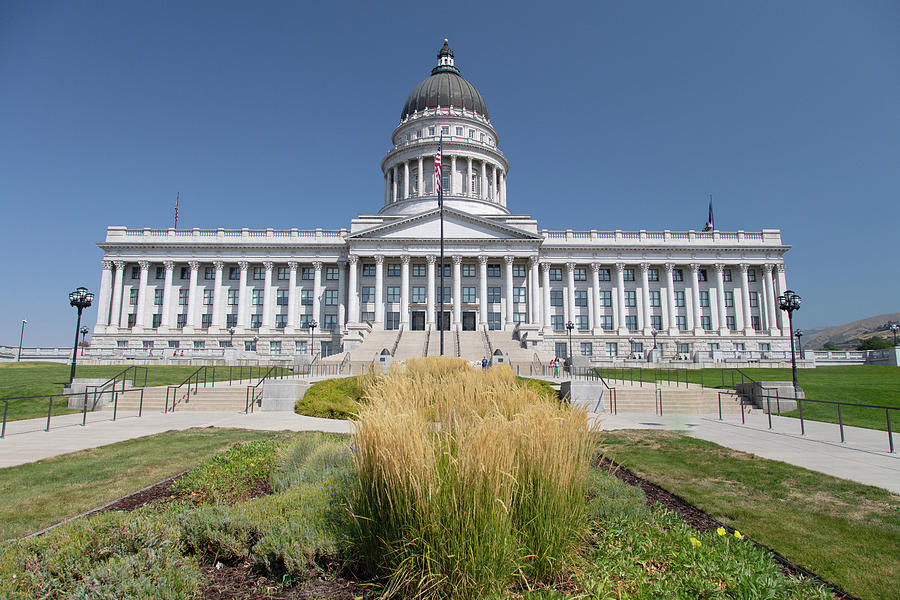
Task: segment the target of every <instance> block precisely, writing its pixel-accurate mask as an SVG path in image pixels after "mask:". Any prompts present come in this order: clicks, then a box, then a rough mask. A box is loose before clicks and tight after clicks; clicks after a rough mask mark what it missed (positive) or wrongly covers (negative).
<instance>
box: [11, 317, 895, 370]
mask: <svg viewBox="0 0 900 600" xmlns="http://www.w3.org/2000/svg"><path fill="white" fill-rule="evenodd" d="M27 324H28V319H22V331H21V333H19V354H18V356H17V357H16V362H19V361H20V360H22V340H24V339H25V325H27ZM894 337H895V338H896V337H897V336H896V335H895V336H894Z"/></svg>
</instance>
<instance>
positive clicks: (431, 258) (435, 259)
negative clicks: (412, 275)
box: [425, 254, 437, 265]
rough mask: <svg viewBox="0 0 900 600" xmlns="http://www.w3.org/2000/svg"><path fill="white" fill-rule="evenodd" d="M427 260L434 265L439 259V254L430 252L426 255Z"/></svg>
mask: <svg viewBox="0 0 900 600" xmlns="http://www.w3.org/2000/svg"><path fill="white" fill-rule="evenodd" d="M425 260H426V261H427V262H428V264H429V265H433V264H434V263H435V261H437V256H435V255H434V254H429V255H428V256H426V257H425Z"/></svg>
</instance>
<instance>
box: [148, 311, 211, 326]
mask: <svg viewBox="0 0 900 600" xmlns="http://www.w3.org/2000/svg"><path fill="white" fill-rule="evenodd" d="M204 316H206V315H204ZM160 325H162V315H159V314H157V315H153V325H152V326H153V327H154V328H156V327H159V326H160Z"/></svg>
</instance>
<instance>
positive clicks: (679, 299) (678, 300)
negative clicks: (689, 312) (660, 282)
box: [675, 290, 684, 306]
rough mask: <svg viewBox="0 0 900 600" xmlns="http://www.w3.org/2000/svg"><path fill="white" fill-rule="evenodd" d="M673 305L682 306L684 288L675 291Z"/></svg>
mask: <svg viewBox="0 0 900 600" xmlns="http://www.w3.org/2000/svg"><path fill="white" fill-rule="evenodd" d="M675 306H684V290H678V291H676V292H675Z"/></svg>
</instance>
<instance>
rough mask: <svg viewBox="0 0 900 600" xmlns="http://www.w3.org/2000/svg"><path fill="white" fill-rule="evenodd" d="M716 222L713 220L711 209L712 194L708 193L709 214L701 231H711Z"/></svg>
mask: <svg viewBox="0 0 900 600" xmlns="http://www.w3.org/2000/svg"><path fill="white" fill-rule="evenodd" d="M715 226H716V224H715V223H714V222H713V211H712V194H710V195H709V216H708V217H707V218H706V225H705V226H704V227H703V231H712V230H713V228H714V227H715Z"/></svg>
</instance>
